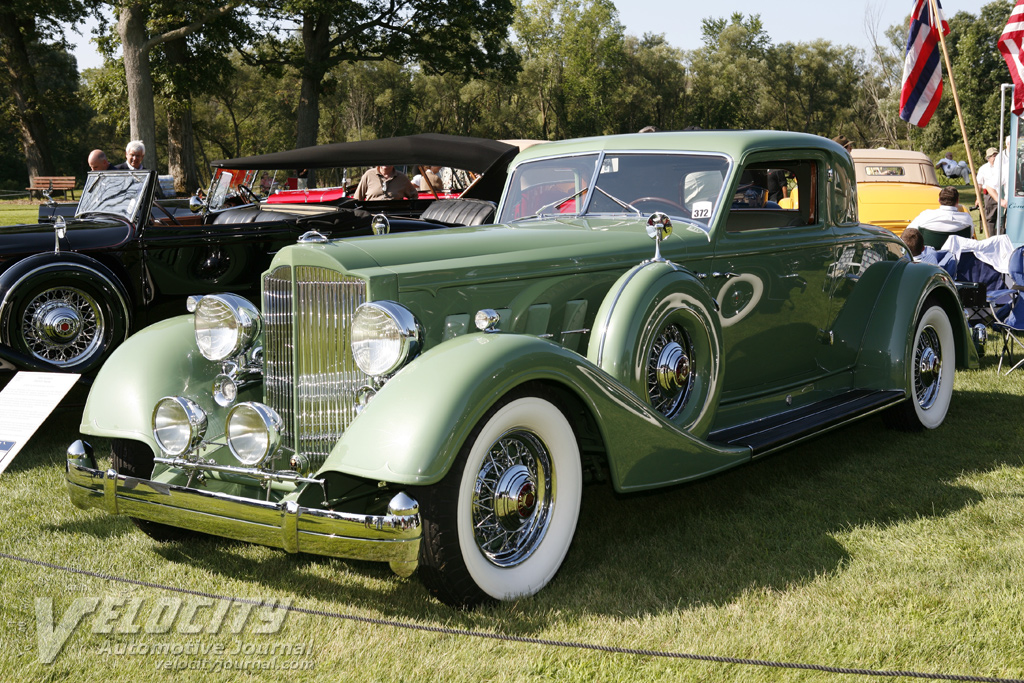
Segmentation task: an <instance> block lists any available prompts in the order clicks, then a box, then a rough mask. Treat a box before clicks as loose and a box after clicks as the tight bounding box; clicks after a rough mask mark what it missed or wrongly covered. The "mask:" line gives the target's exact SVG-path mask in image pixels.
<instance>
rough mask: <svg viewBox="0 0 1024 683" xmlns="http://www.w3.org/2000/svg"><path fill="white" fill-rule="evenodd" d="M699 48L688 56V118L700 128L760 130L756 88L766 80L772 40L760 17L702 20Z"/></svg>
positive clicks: (737, 15)
mask: <svg viewBox="0 0 1024 683" xmlns="http://www.w3.org/2000/svg"><path fill="white" fill-rule="evenodd" d="M701 26H702V34H703V41H704V45H703V47H700V48H698V49H697V50H694V51H693V52H691V53H690V54H689V55H688V63H689V68H688V71H689V74H690V87H689V92H688V100H689V102H690V109H689V110H688V112H687V118H688V119H689V120H691V121H692V122H693V123H695V124H696V125H699V126H700V127H702V128H763V127H765V123H764V121H765V118H766V116H768V115H769V114H768V113H767V112H764V111H762V110H761V107H760V103H761V102H762V98H761V90H762V89H763V88H764V87H765V83H766V80H767V77H768V71H767V65H766V60H767V56H768V49H769V48H770V47H771V38H769V37H768V34H767V33H766V32H765V30H764V27H763V26H762V24H761V17H760V16H759V15H756V14H755V15H752V16H750V17H748V18H746V19H744V18H743V15H742V14H740V13H735V14H733V15H732V17H731V18H730V19H729V20H728V21H726V20H725V19H704V20H703V21H702V22H701Z"/></svg>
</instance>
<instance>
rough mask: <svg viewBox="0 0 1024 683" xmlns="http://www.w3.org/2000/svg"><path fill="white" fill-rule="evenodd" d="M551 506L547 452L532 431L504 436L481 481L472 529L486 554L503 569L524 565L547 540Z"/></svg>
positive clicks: (495, 446) (491, 451) (489, 457)
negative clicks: (546, 533) (545, 539)
mask: <svg viewBox="0 0 1024 683" xmlns="http://www.w3.org/2000/svg"><path fill="white" fill-rule="evenodd" d="M551 504H552V500H551V456H550V454H549V453H548V450H547V448H546V447H545V446H544V444H543V443H542V442H541V440H540V439H539V438H538V437H537V435H536V434H533V433H531V432H528V431H523V430H515V431H512V432H509V433H507V434H505V435H503V436H502V437H501V438H499V439H498V440H497V441H496V442H495V443H494V444H493V445H492V446H491V448H490V449H489V451H488V453H487V457H486V458H485V459H484V462H483V465H482V467H481V468H480V472H479V473H478V474H477V477H476V487H475V493H474V497H473V528H474V530H475V537H476V542H477V545H478V546H479V548H480V550H481V552H483V554H484V555H485V556H486V557H487V558H488V559H489V560H490V561H491V562H492V563H494V564H495V565H497V566H499V567H511V566H515V565H517V564H519V563H520V562H522V561H523V560H524V559H526V558H527V557H529V556H530V554H531V553H532V552H533V549H534V548H535V547H536V546H537V545H538V544H539V543H540V541H541V540H542V539H543V537H544V533H545V531H546V530H547V525H548V521H549V519H550V513H551Z"/></svg>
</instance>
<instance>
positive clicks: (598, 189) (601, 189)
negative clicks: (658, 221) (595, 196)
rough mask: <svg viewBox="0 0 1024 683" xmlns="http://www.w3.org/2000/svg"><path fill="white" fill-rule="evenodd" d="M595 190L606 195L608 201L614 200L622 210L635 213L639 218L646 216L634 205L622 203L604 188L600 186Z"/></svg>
mask: <svg viewBox="0 0 1024 683" xmlns="http://www.w3.org/2000/svg"><path fill="white" fill-rule="evenodd" d="M594 189H595V190H597V191H598V192H600V193H601V194H603V195H604V196H605V197H607V198H608V199H610V200H612V201H613V202H615V203H616V204H618V205H619V206H621V207H622V208H624V209H629V210H630V211H632V212H633V213H635V214H636V215H637V216H643V215H644V214H643V212H642V211H640V209H638V208H636V207H635V206H633V205H632V204H630V203H629V202H624V201H622V200H621V199H619V198H618V197H616V196H614V195H611V194H609V193H608V192H606V191H605V190H604V188H603V187H600V186H598V187H595V188H594Z"/></svg>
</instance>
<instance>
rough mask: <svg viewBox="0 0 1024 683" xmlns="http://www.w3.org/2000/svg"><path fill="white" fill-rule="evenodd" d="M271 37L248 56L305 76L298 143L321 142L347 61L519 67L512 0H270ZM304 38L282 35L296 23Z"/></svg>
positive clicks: (433, 68)
mask: <svg viewBox="0 0 1024 683" xmlns="http://www.w3.org/2000/svg"><path fill="white" fill-rule="evenodd" d="M262 14H263V15H264V16H265V17H266V21H267V22H268V23H267V25H264V26H262V27H261V28H260V30H259V33H260V34H261V35H263V36H265V38H264V40H263V41H262V42H260V43H258V44H257V45H256V46H255V49H252V50H248V51H246V56H247V59H248V60H249V61H250V62H251V63H253V64H258V65H260V66H262V67H264V68H265V69H268V70H269V72H270V73H280V70H281V69H282V68H284V67H291V68H293V69H295V70H296V71H297V72H298V74H299V76H300V79H301V88H300V94H299V102H298V108H297V111H296V121H297V126H296V146H298V147H303V146H308V145H313V144H316V142H317V134H318V132H319V120H320V106H319V104H320V96H321V94H322V93H323V88H324V81H325V77H326V75H327V74H328V73H329V72H330V71H331V69H333V68H334V67H335V66H337V65H339V64H342V63H345V62H359V61H385V60H388V61H394V62H397V63H410V62H414V61H419V63H420V64H421V66H422V68H423V69H424V70H426V71H427V72H430V73H445V72H458V73H462V74H466V75H467V76H469V75H474V74H479V73H482V72H483V71H485V70H489V69H499V70H503V71H506V72H512V71H514V70H515V69H516V67H517V61H516V58H515V55H514V54H513V53H511V52H509V51H508V50H507V49H506V44H505V38H506V36H507V34H508V27H509V25H510V24H511V19H512V3H511V0H434V1H433V2H429V3H421V2H417V1H415V0H344V1H342V2H339V1H338V0H269V1H268V4H267V5H266V6H265V11H264V12H263V13H262ZM292 21H293V22H295V23H296V24H298V29H299V36H298V39H291V38H282V37H281V35H282V29H283V27H285V26H286V25H288V23H289V22H292Z"/></svg>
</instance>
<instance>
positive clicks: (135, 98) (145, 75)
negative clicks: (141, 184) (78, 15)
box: [117, 2, 157, 169]
mask: <svg viewBox="0 0 1024 683" xmlns="http://www.w3.org/2000/svg"><path fill="white" fill-rule="evenodd" d="M117 34H118V35H119V36H120V37H121V50H122V53H123V54H124V75H125V80H126V81H127V83H128V121H129V124H130V126H131V138H132V140H142V144H144V145H145V146H146V158H145V159H144V161H143V165H144V166H145V167H146V168H150V169H156V168H157V153H156V112H155V108H154V104H153V77H152V74H151V73H150V70H149V49H148V48H147V47H146V10H145V5H143V4H141V3H134V2H129V3H126V4H124V5H122V6H121V8H120V14H119V16H118V19H117Z"/></svg>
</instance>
